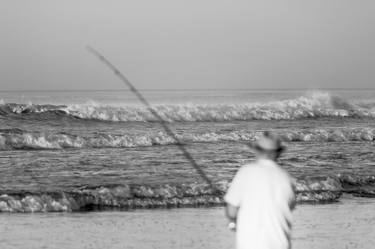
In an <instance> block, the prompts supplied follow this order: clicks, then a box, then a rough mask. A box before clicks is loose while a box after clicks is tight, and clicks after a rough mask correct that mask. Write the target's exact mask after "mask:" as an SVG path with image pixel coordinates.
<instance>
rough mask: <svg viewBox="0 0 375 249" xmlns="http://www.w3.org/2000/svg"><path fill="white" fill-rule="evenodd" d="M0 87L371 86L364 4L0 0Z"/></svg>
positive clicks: (341, 0)
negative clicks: (121, 77)
mask: <svg viewBox="0 0 375 249" xmlns="http://www.w3.org/2000/svg"><path fill="white" fill-rule="evenodd" d="M0 31H1V33H0V34H1V39H0V90H51V89H63V90H67V89H89V90H93V89H121V88H123V85H122V84H121V83H120V82H119V81H118V80H117V79H116V78H115V77H114V76H113V74H112V73H111V72H110V71H109V70H108V69H107V68H105V67H104V66H103V65H102V64H101V63H100V62H99V61H98V60H97V59H96V58H94V57H93V56H92V55H91V54H89V53H88V52H87V51H86V50H85V46H86V45H91V46H93V47H95V48H96V49H97V50H99V51H101V52H102V53H103V54H105V55H106V56H107V57H108V58H109V59H110V60H111V61H112V62H113V63H114V64H116V65H117V66H118V67H119V68H120V69H121V71H123V73H124V74H125V75H126V76H127V77H128V78H129V79H130V80H131V81H132V82H133V83H134V84H135V85H136V86H137V87H139V88H142V89H201V88H205V89H244V88H245V89H253V88H371V87H374V82H375V1H373V0H360V1H358V0H351V1H348V0H310V1H307V0H294V1H291V0H289V1H267V0H259V1H258V0H257V1H251V0H247V1H235V0H228V1H221V0H186V1H179V0H147V1H146V0H137V1H126V0H119V1H111V0H102V1H96V0H58V1H55V0H32V1H30V0H3V1H2V2H1V9H0Z"/></svg>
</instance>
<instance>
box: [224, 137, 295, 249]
mask: <svg viewBox="0 0 375 249" xmlns="http://www.w3.org/2000/svg"><path fill="white" fill-rule="evenodd" d="M252 147H253V149H254V150H255V152H256V158H257V160H256V161H255V162H254V163H251V164H248V165H245V166H243V167H241V169H240V170H239V171H238V172H237V174H236V176H235V177H234V179H233V181H232V183H231V186H230V187H229V189H228V192H227V194H226V195H225V197H224V200H225V202H226V203H227V206H226V215H227V217H228V218H229V220H230V223H229V228H230V229H232V230H234V231H236V247H237V249H289V248H291V244H290V233H291V218H292V210H293V209H294V207H295V194H294V184H293V180H292V178H291V177H290V176H289V174H288V173H287V172H286V171H285V170H283V169H282V168H280V166H279V165H278V164H277V163H276V160H277V158H278V157H279V156H280V155H281V153H282V151H283V150H284V147H283V146H282V145H281V141H280V139H278V138H277V137H276V136H274V135H272V134H270V133H268V132H265V133H264V134H263V135H262V136H261V137H260V138H259V139H258V140H257V141H256V142H255V143H254V145H253V146H252Z"/></svg>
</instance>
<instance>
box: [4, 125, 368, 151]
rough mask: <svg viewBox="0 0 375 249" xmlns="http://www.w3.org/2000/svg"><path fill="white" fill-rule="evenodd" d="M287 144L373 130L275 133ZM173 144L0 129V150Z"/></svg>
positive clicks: (363, 136) (241, 137) (248, 134)
mask: <svg viewBox="0 0 375 249" xmlns="http://www.w3.org/2000/svg"><path fill="white" fill-rule="evenodd" d="M275 133H276V134H279V135H280V137H281V138H282V140H284V141H286V142H342V141H374V140H375V129H374V128H339V129H310V130H300V131H288V130H283V131H275ZM261 134H262V132H261V131H246V130H241V131H232V132H208V133H196V134H193V133H186V134H183V135H182V134H180V135H177V138H178V139H179V140H180V141H182V142H183V143H213V142H220V141H231V142H236V141H239V142H240V141H254V140H256V139H257V138H258V137H259V136H260V135H261ZM173 144H176V141H175V140H174V139H173V138H172V137H170V136H168V135H167V134H166V133H164V132H149V133H145V134H123V135H112V134H100V133H99V134H94V135H92V136H90V137H84V136H78V135H72V134H66V133H58V134H54V133H52V134H49V133H40V132H27V131H23V130H20V129H0V150H14V149H64V148H132V147H144V146H154V145H173Z"/></svg>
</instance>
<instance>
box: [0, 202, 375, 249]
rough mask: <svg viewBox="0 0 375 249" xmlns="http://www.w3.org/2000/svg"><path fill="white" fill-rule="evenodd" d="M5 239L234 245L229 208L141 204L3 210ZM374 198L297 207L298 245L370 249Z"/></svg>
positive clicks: (58, 244)
mask: <svg viewBox="0 0 375 249" xmlns="http://www.w3.org/2000/svg"><path fill="white" fill-rule="evenodd" d="M0 223H1V224H2V225H1V226H0V233H1V234H2V238H1V240H0V243H1V245H2V248H4V249H8V248H9V249H13V248H20V249H23V248H25V249H26V248H27V249H32V248H124V247H126V248H137V249H146V248H164V249H168V248H192V249H198V248H207V249H210V248H212V249H213V248H215V249H221V248H223V249H224V248H234V234H233V233H231V232H230V231H228V230H227V229H226V219H225V216H224V210H223V208H221V207H213V208H176V209H151V210H147V209H139V210H132V211H122V212H121V211H105V212H75V213H34V214H22V213H12V214H9V213H1V214H0ZM374 226H375V199H373V198H361V197H349V196H343V198H342V199H341V200H340V201H339V202H336V203H330V204H325V205H313V204H300V205H298V206H297V209H296V211H295V212H294V222H293V235H292V237H293V241H292V243H293V248H303V249H313V248H319V249H328V248H329V249H336V248H337V249H339V248H340V249H341V248H346V247H348V248H354V247H355V248H364V249H370V248H372V247H373V244H374V243H375V230H374V229H373V227H374Z"/></svg>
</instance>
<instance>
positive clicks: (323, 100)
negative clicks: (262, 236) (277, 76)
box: [0, 92, 375, 122]
mask: <svg viewBox="0 0 375 249" xmlns="http://www.w3.org/2000/svg"><path fill="white" fill-rule="evenodd" d="M153 109H154V110H155V111H156V112H157V113H158V114H159V115H160V116H161V117H162V118H163V120H164V121H167V122H185V121H188V122H197V121H216V122H220V121H233V120H279V119H300V118H314V117H375V108H374V105H371V104H367V105H366V106H364V105H362V106H361V105H356V104H354V103H349V102H347V101H345V100H343V99H341V98H339V97H335V96H331V95H330V94H329V93H322V92H315V93H312V94H309V95H307V96H301V97H299V98H296V99H290V100H283V101H274V102H269V103H243V104H220V105H217V104H215V105H214V104H164V105H155V106H154V107H153ZM25 113H35V114H40V113H53V114H62V115H68V116H71V117H75V118H82V119H94V120H102V121H123V122H154V121H158V120H157V119H155V117H154V116H153V115H152V113H151V112H150V111H149V110H148V109H147V108H145V107H137V106H110V105H100V104H97V103H87V104H79V105H78V104H77V105H68V106H54V105H33V104H29V105H24V104H1V103H0V115H6V114H25Z"/></svg>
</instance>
